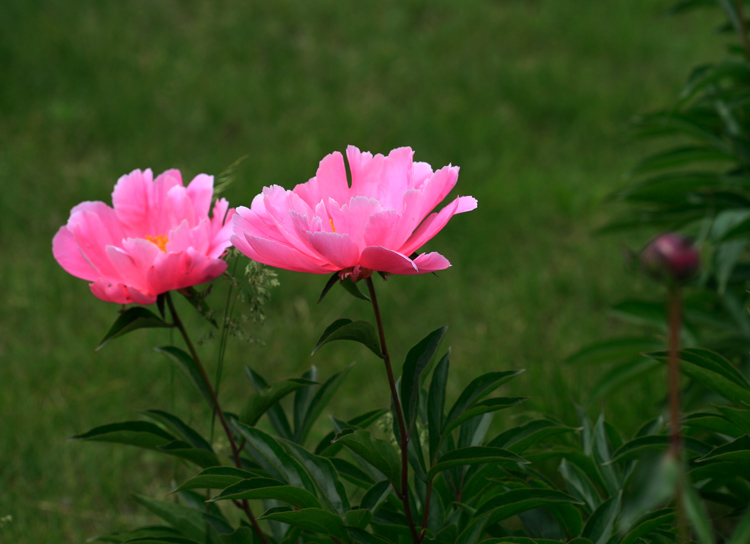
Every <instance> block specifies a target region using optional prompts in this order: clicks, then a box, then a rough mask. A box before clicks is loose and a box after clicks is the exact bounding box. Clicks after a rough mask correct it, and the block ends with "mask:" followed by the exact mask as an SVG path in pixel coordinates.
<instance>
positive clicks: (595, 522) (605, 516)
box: [582, 492, 622, 544]
mask: <svg viewBox="0 0 750 544" xmlns="http://www.w3.org/2000/svg"><path fill="white" fill-rule="evenodd" d="M621 502H622V492H620V493H618V494H617V495H616V496H614V497H612V498H611V499H609V500H607V501H604V502H603V503H602V504H601V505H599V507H598V508H597V509H596V510H594V513H593V514H591V517H590V518H589V520H588V521H587V522H586V526H585V527H584V528H583V534H582V536H583V537H585V538H588V539H589V540H591V542H592V543H593V544H607V542H609V539H610V537H611V536H612V529H613V528H614V526H615V520H616V519H617V516H618V515H619V514H620V505H621Z"/></svg>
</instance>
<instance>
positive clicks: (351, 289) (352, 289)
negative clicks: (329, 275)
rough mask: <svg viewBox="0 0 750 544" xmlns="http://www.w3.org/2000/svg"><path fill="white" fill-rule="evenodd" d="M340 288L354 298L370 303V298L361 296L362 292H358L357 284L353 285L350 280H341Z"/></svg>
mask: <svg viewBox="0 0 750 544" xmlns="http://www.w3.org/2000/svg"><path fill="white" fill-rule="evenodd" d="M341 287H343V288H344V289H345V290H346V291H347V292H348V293H349V294H350V295H352V296H353V297H354V298H358V299H360V300H364V301H367V302H370V297H368V296H367V295H365V294H363V293H362V291H360V290H359V287H358V286H357V284H356V283H354V282H353V281H352V280H351V278H346V279H343V280H341Z"/></svg>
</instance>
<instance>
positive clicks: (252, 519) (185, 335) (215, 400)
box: [164, 292, 269, 544]
mask: <svg viewBox="0 0 750 544" xmlns="http://www.w3.org/2000/svg"><path fill="white" fill-rule="evenodd" d="M164 298H166V299H167V305H168V306H169V311H170V313H171V314H172V320H173V321H174V325H175V326H176V327H177V328H178V329H179V331H180V334H182V339H183V340H184V341H185V345H186V346H187V348H188V351H190V355H191V356H192V358H193V360H194V361H195V365H196V366H197V367H198V370H200V373H201V377H202V378H203V382H204V383H205V385H206V388H207V389H208V392H209V394H210V395H211V402H212V404H213V406H211V408H212V409H213V410H214V413H215V414H216V415H218V416H219V421H221V425H222V427H224V432H225V433H226V435H227V438H229V444H230V445H231V447H232V456H233V457H234V464H235V465H236V466H237V468H242V460H241V459H240V449H239V448H238V447H237V443H236V442H235V441H234V435H233V434H232V430H231V429H230V428H229V423H227V419H226V417H225V416H224V411H223V410H222V409H221V406H220V405H219V399H218V397H217V396H216V391H215V390H214V388H213V386H212V385H211V380H209V379H208V374H206V370H205V368H203V364H202V363H201V360H200V357H199V356H198V352H197V351H196V350H195V346H193V342H192V341H191V340H190V336H188V333H187V329H185V325H183V323H182V320H181V319H180V317H179V316H178V315H177V310H176V309H175V307H174V303H173V302H172V296H171V292H167V294H166V296H165V297H164ZM235 505H237V506H238V508H240V509H242V510H244V512H245V514H247V517H248V519H249V520H250V523H252V525H253V529H255V532H256V533H257V534H258V538H260V539H261V541H263V544H269V543H268V540H267V539H266V535H264V534H263V531H262V530H261V528H260V525H259V524H258V520H257V519H255V516H254V515H253V512H252V510H250V505H249V504H248V503H247V501H246V500H243V501H242V502H239V503H238V502H235Z"/></svg>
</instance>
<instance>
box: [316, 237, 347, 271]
mask: <svg viewBox="0 0 750 544" xmlns="http://www.w3.org/2000/svg"><path fill="white" fill-rule="evenodd" d="M307 238H308V240H310V243H311V244H312V246H313V247H314V248H315V250H316V251H317V252H318V253H319V254H320V256H321V258H322V259H323V260H324V261H326V262H329V263H331V264H332V265H333V267H334V270H341V269H343V268H348V267H350V266H354V265H355V264H357V260H358V258H359V249H358V248H357V244H355V243H354V242H353V241H352V239H351V238H350V237H349V235H348V234H337V233H335V232H308V233H307Z"/></svg>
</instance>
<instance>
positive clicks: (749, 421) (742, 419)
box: [716, 406, 750, 436]
mask: <svg viewBox="0 0 750 544" xmlns="http://www.w3.org/2000/svg"><path fill="white" fill-rule="evenodd" d="M716 409H717V410H718V411H719V412H721V414H722V415H723V416H724V417H725V418H727V419H728V420H729V421H731V422H732V423H734V424H735V425H736V426H737V427H738V428H739V429H740V430H741V431H742V433H743V434H750V410H749V409H747V408H733V407H732V406H716ZM730 436H731V434H730Z"/></svg>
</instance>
